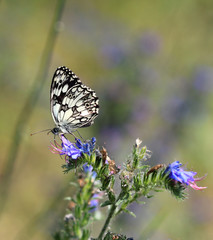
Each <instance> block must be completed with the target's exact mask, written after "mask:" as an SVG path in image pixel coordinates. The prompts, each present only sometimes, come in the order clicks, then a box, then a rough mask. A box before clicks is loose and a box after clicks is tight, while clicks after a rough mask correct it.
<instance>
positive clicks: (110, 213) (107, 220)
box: [97, 191, 122, 240]
mask: <svg viewBox="0 0 213 240" xmlns="http://www.w3.org/2000/svg"><path fill="white" fill-rule="evenodd" d="M121 195H122V191H121V192H120V194H119V196H118V197H117V199H116V201H115V202H114V203H113V205H112V206H111V209H110V211H109V214H108V216H107V219H106V221H105V223H104V226H103V228H102V229H101V233H100V234H99V236H98V238H97V240H102V238H103V236H104V233H105V232H106V230H107V228H108V226H109V223H110V221H111V219H112V217H113V216H114V213H115V210H116V208H117V202H118V200H120V197H121Z"/></svg>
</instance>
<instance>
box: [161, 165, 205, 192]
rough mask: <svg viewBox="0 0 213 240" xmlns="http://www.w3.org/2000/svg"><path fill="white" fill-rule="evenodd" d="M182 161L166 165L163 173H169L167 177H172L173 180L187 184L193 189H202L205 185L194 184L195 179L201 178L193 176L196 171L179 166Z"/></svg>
mask: <svg viewBox="0 0 213 240" xmlns="http://www.w3.org/2000/svg"><path fill="white" fill-rule="evenodd" d="M181 166H182V163H180V162H179V161H175V162H173V163H171V164H169V165H168V167H167V168H166V170H165V173H169V178H171V179H173V180H174V181H177V182H180V183H182V184H185V185H189V186H190V187H192V188H193V189H195V190H202V189H205V188H206V187H198V186H197V185H196V183H195V182H196V181H200V180H202V179H203V177H202V178H194V176H195V175H196V174H197V173H196V172H192V171H185V170H184V169H183V168H181Z"/></svg>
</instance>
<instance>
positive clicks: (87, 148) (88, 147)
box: [75, 137, 96, 155]
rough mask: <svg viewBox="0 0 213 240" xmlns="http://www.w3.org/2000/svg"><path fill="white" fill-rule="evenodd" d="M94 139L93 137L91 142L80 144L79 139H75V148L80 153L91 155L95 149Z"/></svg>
mask: <svg viewBox="0 0 213 240" xmlns="http://www.w3.org/2000/svg"><path fill="white" fill-rule="evenodd" d="M95 143H96V138H95V137H93V138H92V139H91V141H88V142H86V143H82V142H81V140H80V139H76V143H75V145H76V147H77V148H79V149H80V150H81V152H82V153H85V154H88V155H91V154H92V152H93V150H94V148H95Z"/></svg>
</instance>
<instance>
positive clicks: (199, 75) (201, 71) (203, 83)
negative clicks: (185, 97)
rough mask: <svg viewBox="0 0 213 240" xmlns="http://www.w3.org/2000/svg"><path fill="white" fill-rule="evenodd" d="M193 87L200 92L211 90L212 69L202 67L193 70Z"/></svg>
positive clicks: (212, 83) (212, 87) (212, 81)
mask: <svg viewBox="0 0 213 240" xmlns="http://www.w3.org/2000/svg"><path fill="white" fill-rule="evenodd" d="M194 87H195V89H196V90H198V91H200V92H211V91H212V90H213V68H211V67H207V66H202V67H199V68H197V69H196V70H195V75H194Z"/></svg>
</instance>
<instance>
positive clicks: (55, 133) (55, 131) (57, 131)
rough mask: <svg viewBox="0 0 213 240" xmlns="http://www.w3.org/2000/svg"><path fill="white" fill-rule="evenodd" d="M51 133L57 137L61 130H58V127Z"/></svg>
mask: <svg viewBox="0 0 213 240" xmlns="http://www.w3.org/2000/svg"><path fill="white" fill-rule="evenodd" d="M51 132H52V133H53V134H54V135H57V134H59V132H60V129H59V128H57V127H55V128H53V129H52V130H51Z"/></svg>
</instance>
